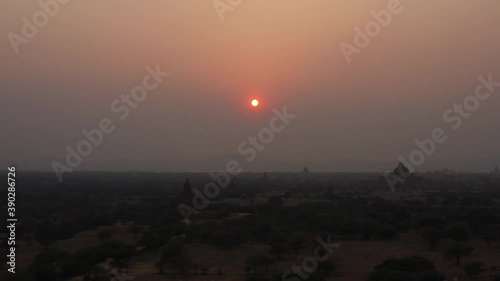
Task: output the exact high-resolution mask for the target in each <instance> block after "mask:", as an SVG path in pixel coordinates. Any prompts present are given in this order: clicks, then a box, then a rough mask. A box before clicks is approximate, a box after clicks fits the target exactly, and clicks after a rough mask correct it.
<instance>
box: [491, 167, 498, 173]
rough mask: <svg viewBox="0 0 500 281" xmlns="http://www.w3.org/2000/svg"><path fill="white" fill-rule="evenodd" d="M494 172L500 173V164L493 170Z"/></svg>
mask: <svg viewBox="0 0 500 281" xmlns="http://www.w3.org/2000/svg"><path fill="white" fill-rule="evenodd" d="M491 173H492V174H500V170H499V169H498V166H496V167H495V169H494V170H493V172H491Z"/></svg>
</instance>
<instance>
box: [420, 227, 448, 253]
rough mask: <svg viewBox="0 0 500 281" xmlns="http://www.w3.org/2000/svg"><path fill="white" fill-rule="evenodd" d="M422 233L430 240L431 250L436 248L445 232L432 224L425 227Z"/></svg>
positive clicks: (423, 236)
mask: <svg viewBox="0 0 500 281" xmlns="http://www.w3.org/2000/svg"><path fill="white" fill-rule="evenodd" d="M421 235H422V238H424V239H425V240H427V241H428V242H429V248H430V249H431V250H434V248H435V247H436V245H437V244H438V243H439V241H441V239H443V238H444V232H443V231H442V230H441V229H439V228H436V227H431V226H427V227H424V229H423V230H422V234H421Z"/></svg>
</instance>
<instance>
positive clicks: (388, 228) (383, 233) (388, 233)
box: [377, 223, 398, 240]
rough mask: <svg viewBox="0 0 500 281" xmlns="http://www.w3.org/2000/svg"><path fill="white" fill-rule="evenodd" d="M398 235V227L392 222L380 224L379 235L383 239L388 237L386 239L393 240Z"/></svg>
mask: <svg viewBox="0 0 500 281" xmlns="http://www.w3.org/2000/svg"><path fill="white" fill-rule="evenodd" d="M397 235H398V231H397V230H396V227H394V225H392V224H388V223H386V224H383V225H381V226H380V228H379V230H378V232H377V236H378V237H380V238H381V239H386V240H392V239H394V238H395V237H396V236H397Z"/></svg>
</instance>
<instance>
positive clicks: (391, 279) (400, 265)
mask: <svg viewBox="0 0 500 281" xmlns="http://www.w3.org/2000/svg"><path fill="white" fill-rule="evenodd" d="M443 279H444V278H443V276H442V275H441V274H440V273H439V272H437V271H436V268H435V266H434V263H433V262H432V261H430V260H428V259H426V258H423V257H419V256H413V257H406V258H402V259H388V260H386V261H384V262H383V263H382V264H380V265H377V266H376V267H375V271H374V272H373V273H371V274H370V277H369V279H368V280H370V281H442V280H443Z"/></svg>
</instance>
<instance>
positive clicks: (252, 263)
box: [246, 255, 274, 274]
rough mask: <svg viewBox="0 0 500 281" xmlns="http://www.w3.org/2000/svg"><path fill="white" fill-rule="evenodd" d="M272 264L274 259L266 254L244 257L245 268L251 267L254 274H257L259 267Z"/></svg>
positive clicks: (266, 266)
mask: <svg viewBox="0 0 500 281" xmlns="http://www.w3.org/2000/svg"><path fill="white" fill-rule="evenodd" d="M273 264H274V260H273V259H272V258H271V257H269V256H266V255H253V256H249V257H247V259H246V268H248V269H252V270H253V272H254V274H257V272H258V270H259V269H260V268H262V267H263V268H264V269H266V270H267V269H268V268H269V266H271V265H273Z"/></svg>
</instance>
